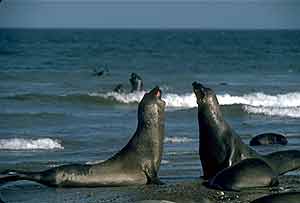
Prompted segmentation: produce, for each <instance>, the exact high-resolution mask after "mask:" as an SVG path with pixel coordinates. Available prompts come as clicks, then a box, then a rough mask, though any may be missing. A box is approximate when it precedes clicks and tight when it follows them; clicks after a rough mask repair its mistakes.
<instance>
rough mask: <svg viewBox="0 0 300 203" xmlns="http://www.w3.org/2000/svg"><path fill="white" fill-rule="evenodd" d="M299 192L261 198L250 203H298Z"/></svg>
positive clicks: (299, 198)
mask: <svg viewBox="0 0 300 203" xmlns="http://www.w3.org/2000/svg"><path fill="white" fill-rule="evenodd" d="M299 202H300V192H287V193H281V194H272V195H268V196H264V197H261V198H259V199H256V200H254V201H252V202H251V203H299Z"/></svg>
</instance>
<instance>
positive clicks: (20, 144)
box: [0, 138, 64, 150]
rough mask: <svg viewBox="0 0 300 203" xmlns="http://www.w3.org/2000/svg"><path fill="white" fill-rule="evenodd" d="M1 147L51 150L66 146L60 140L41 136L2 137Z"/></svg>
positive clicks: (7, 148)
mask: <svg viewBox="0 0 300 203" xmlns="http://www.w3.org/2000/svg"><path fill="white" fill-rule="evenodd" d="M0 149H6V150H33V149H43V150H51V149H64V147H63V146H62V145H61V144H60V141H58V140H54V139H51V138H40V139H24V138H11V139H0Z"/></svg>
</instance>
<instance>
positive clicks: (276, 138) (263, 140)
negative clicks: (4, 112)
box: [250, 133, 288, 146]
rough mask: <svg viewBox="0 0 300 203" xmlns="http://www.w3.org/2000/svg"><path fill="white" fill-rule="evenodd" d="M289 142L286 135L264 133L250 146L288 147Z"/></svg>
mask: <svg viewBox="0 0 300 203" xmlns="http://www.w3.org/2000/svg"><path fill="white" fill-rule="evenodd" d="M287 143H288V140H287V139H286V137H285V136H284V135H281V134H278V133H263V134H259V135H256V136H255V137H253V138H252V139H251V141H250V146H257V145H269V144H281V145H286V144H287Z"/></svg>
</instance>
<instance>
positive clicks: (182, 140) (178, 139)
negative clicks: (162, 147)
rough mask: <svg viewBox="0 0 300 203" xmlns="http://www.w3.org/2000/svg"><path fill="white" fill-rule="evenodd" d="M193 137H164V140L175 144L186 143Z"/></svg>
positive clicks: (191, 140)
mask: <svg viewBox="0 0 300 203" xmlns="http://www.w3.org/2000/svg"><path fill="white" fill-rule="evenodd" d="M193 141H194V139H191V138H188V137H166V138H165V140H164V142H165V143H170V144H175V143H187V142H193Z"/></svg>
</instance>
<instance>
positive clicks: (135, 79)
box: [129, 73, 144, 92]
mask: <svg viewBox="0 0 300 203" xmlns="http://www.w3.org/2000/svg"><path fill="white" fill-rule="evenodd" d="M129 82H130V84H131V92H135V91H142V90H143V89H144V84H143V80H142V78H141V77H140V76H139V75H138V74H136V73H131V76H130V78H129Z"/></svg>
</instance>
